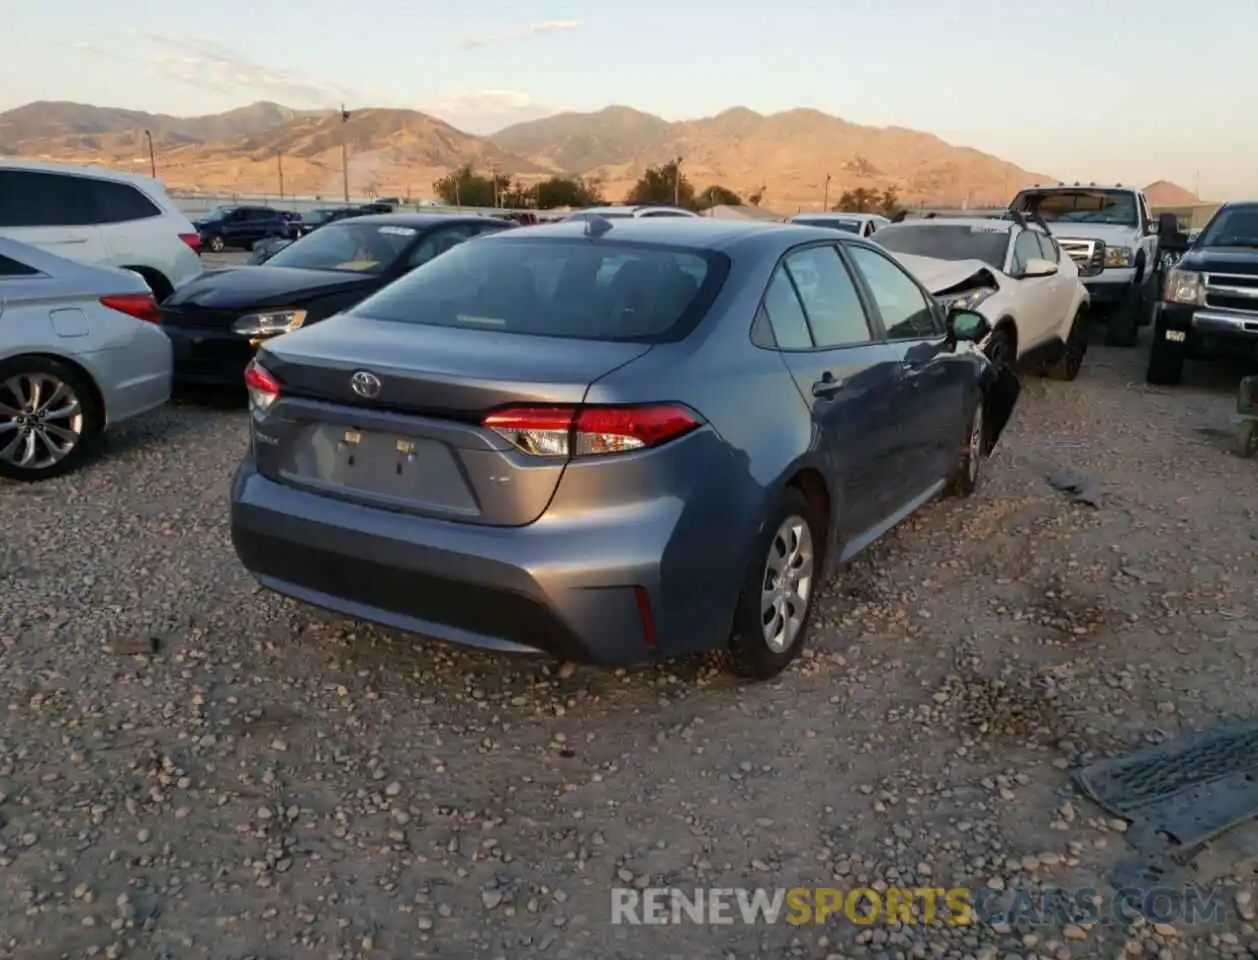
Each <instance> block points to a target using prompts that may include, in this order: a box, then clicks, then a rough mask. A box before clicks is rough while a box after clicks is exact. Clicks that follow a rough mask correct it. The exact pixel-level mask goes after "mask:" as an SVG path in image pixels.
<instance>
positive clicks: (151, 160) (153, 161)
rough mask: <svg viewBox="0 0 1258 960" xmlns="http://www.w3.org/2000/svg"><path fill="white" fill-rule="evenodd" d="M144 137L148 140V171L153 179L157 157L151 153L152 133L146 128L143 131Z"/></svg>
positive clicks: (155, 175) (155, 172)
mask: <svg viewBox="0 0 1258 960" xmlns="http://www.w3.org/2000/svg"><path fill="white" fill-rule="evenodd" d="M144 139H145V140H147V141H148V142H149V173H150V174H151V175H152V177H153V179H154V180H156V179H157V157H156V156H155V155H154V154H153V134H151V133H149V132H148V131H147V130H145V131H144Z"/></svg>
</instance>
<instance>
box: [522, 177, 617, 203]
mask: <svg viewBox="0 0 1258 960" xmlns="http://www.w3.org/2000/svg"><path fill="white" fill-rule="evenodd" d="M534 190H535V191H536V193H535V194H534V196H535V198H536V202H537V208H538V209H539V210H553V209H555V207H592V206H594V205H596V204H599V203H602V202H603V194H602V191H601V190H600V189H599V184H598V181H596V180H585V179H583V178H582V177H551V178H550V179H549V180H543V181H542V182H541V183H539V184H537V186H536V187H535V188H534Z"/></svg>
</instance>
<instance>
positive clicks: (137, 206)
mask: <svg viewBox="0 0 1258 960" xmlns="http://www.w3.org/2000/svg"><path fill="white" fill-rule="evenodd" d="M87 182H88V183H89V184H90V187H89V189H90V190H91V194H92V198H93V200H94V201H95V202H96V216H97V222H99V223H126V222H128V221H130V220H145V219H147V218H148V217H156V216H158V215H159V214H160V213H161V212H162V211H161V210H159V209H158V208H157V205H156V204H154V203H153V201H152V200H150V199H149V198H148V197H146V196H145V195H144V194H142V193H141V192H140V191H139V190H137V189H136V188H135V187H133V186H131V185H130V184H126V183H114V182H111V181H109V180H88V181H87Z"/></svg>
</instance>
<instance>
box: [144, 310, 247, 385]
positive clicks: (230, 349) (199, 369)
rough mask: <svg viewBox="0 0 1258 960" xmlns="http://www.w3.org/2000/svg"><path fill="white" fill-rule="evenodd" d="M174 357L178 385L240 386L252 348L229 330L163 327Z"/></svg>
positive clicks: (243, 338) (175, 378) (245, 340)
mask: <svg viewBox="0 0 1258 960" xmlns="http://www.w3.org/2000/svg"><path fill="white" fill-rule="evenodd" d="M162 332H164V333H165V334H166V336H167V337H168V338H169V339H170V345H171V350H172V351H173V355H174V381H175V383H177V384H203V385H206V386H223V387H241V386H243V385H244V377H245V367H247V366H248V365H249V361H250V360H252V359H253V354H254V348H253V346H252V345H251V344H250V343H249V340H248V338H247V337H242V336H240V335H239V334H236V333H232V332H231V331H230V330H215V329H212V328H211V329H205V328H199V327H197V328H193V327H172V326H165V325H163V326H162Z"/></svg>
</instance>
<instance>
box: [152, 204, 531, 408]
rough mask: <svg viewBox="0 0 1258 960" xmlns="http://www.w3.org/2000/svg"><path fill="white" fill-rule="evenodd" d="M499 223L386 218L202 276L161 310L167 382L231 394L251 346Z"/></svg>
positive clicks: (342, 227) (357, 221)
mask: <svg viewBox="0 0 1258 960" xmlns="http://www.w3.org/2000/svg"><path fill="white" fill-rule="evenodd" d="M513 226H515V225H514V224H513V223H511V222H510V221H507V220H497V219H493V218H489V217H477V216H450V215H444V214H418V213H413V214H386V215H383V216H370V217H355V218H353V219H349V220H342V221H340V222H337V223H330V224H328V225H327V226H326V227H321V228H320V229H318V230H316V231H315V232H313V233H311V234H309V235H307V236H305V237H302V238H301V239H300V240H297V241H296V242H294V243H292V244H290V245H289V246H287V247H285V248H284V249H283V250H280V251H279V252H278V253H276V254H275V256H274V257H272V258H271V259H270V260H268V261H267V262H266V264H265V265H263V266H256V267H255V266H249V267H230V268H227V269H223V270H211V271H208V272H206V273H203V274H202V275H201V276H199V277H197V278H196V279H195V280H193V281H191V282H190V283H187V284H185V285H184V286H182V287H180V288H179V289H177V290H176V291H175V292H174V293H173V294H172V295H171V296H170V297H169V298H168V299H167V300H166V301H165V302H164V303H163V304H162V310H161V324H162V329H163V330H165V331H166V334H167V336H169V337H170V340H171V343H172V345H173V348H174V356H175V382H176V383H178V384H183V385H188V384H204V385H211V386H213V385H221V386H229V385H230V386H236V385H238V384H241V383H243V377H244V371H245V366H246V365H247V364H248V363H249V361H250V359H252V357H253V353H254V350H255V349H256V348H257V346H258V345H259V344H260V343H262V342H263V341H265V340H268V339H270V338H271V337H275V336H278V335H279V334H282V333H288V332H290V331H292V330H296V329H297V328H298V327H302V326H309V325H310V324H312V323H315V322H317V321H319V320H322V319H324V318H325V317H330V316H332V315H333V314H335V313H340V312H341V311H342V310H347V309H349V308H350V307H352V306H354V305H355V304H356V303H358V302H359V301H360V300H363V299H365V298H366V297H367V296H369V295H370V294H372V293H375V292H376V291H377V290H379V289H380V288H381V287H383V286H385V285H387V284H389V283H391V282H393V281H394V280H396V279H397V278H398V277H400V276H402V275H403V274H405V273H407V272H408V271H410V270H412V269H414V268H415V267H417V266H419V265H420V264H422V263H427V262H428V261H429V260H431V259H432V258H433V257H435V256H438V255H439V254H441V253H444V252H445V251H447V250H449V249H450V248H451V247H454V246H456V245H458V244H459V243H462V242H463V241H464V240H468V239H471V238H472V237H475V236H477V235H479V234H484V233H494V232H497V231H499V230H503V229H507V228H510V227H513Z"/></svg>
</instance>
